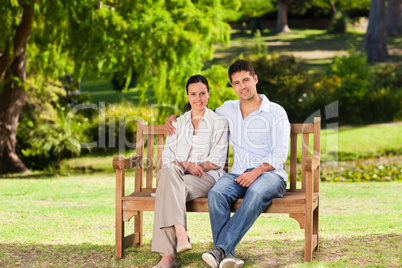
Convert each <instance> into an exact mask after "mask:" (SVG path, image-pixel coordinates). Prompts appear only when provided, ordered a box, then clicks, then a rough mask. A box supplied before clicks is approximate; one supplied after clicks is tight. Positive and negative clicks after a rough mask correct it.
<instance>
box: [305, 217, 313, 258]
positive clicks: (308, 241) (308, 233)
mask: <svg viewBox="0 0 402 268" xmlns="http://www.w3.org/2000/svg"><path fill="white" fill-rule="evenodd" d="M312 214H313V213H312V211H310V212H309V213H308V212H306V219H305V226H304V262H311V260H312V258H313V252H312V242H313V241H312V240H313V219H312V216H313V215H312Z"/></svg>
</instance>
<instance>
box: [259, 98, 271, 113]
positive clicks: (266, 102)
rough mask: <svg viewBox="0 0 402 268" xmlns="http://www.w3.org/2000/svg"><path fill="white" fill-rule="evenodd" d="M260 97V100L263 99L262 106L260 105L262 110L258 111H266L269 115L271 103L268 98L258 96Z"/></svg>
mask: <svg viewBox="0 0 402 268" xmlns="http://www.w3.org/2000/svg"><path fill="white" fill-rule="evenodd" d="M258 97H260V99H262V102H261V105H260V109H258V110H259V111H264V112H267V113H269V111H270V106H271V105H270V104H271V102H270V101H269V99H268V98H267V96H265V95H264V94H258Z"/></svg>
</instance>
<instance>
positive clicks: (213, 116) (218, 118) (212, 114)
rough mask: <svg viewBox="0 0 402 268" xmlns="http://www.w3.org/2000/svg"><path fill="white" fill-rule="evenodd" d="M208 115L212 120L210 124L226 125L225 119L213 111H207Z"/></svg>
mask: <svg viewBox="0 0 402 268" xmlns="http://www.w3.org/2000/svg"><path fill="white" fill-rule="evenodd" d="M209 114H210V117H211V119H212V122H213V123H214V125H219V126H221V125H226V124H227V119H226V117H225V116H224V115H221V114H217V113H215V112H214V111H212V110H210V109H209Z"/></svg>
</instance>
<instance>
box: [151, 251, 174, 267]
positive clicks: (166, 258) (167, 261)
mask: <svg viewBox="0 0 402 268" xmlns="http://www.w3.org/2000/svg"><path fill="white" fill-rule="evenodd" d="M174 267H179V263H178V262H177V261H176V257H175V256H173V255H170V254H163V256H162V259H161V260H160V262H159V263H158V264H157V265H155V266H154V268H174Z"/></svg>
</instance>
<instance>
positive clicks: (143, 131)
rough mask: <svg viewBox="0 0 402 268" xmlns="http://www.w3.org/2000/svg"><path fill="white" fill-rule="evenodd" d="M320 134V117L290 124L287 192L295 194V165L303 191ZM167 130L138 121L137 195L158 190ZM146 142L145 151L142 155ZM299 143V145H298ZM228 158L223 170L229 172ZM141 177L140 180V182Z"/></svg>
mask: <svg viewBox="0 0 402 268" xmlns="http://www.w3.org/2000/svg"><path fill="white" fill-rule="evenodd" d="M320 131H321V118H319V117H315V118H314V123H305V124H291V131H290V147H289V148H290V165H289V171H288V174H289V181H288V184H289V189H288V191H298V185H297V170H298V168H297V163H298V159H299V162H301V169H300V170H301V184H300V186H299V189H301V190H303V189H305V179H304V178H305V171H304V170H305V169H304V165H305V161H304V158H305V157H308V156H316V157H318V158H319V156H320ZM165 136H166V128H165V126H164V125H146V124H145V122H144V120H142V119H140V120H138V121H137V139H136V155H137V156H139V157H140V159H142V168H136V170H135V185H134V190H135V191H136V192H155V190H156V187H157V182H156V174H157V173H158V172H159V170H160V169H161V168H162V152H163V148H164V143H165ZM298 137H300V138H299V139H300V140H299V141H298ZM145 143H146V146H147V152H146V154H145V150H144V148H145ZM299 143H301V146H298V144H299ZM299 147H301V156H300V157H298V149H299ZM228 163H229V161H228V159H226V166H225V170H226V171H228ZM140 178H142V179H140ZM319 181H320V172H319V171H318V172H315V173H314V192H318V191H319Z"/></svg>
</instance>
